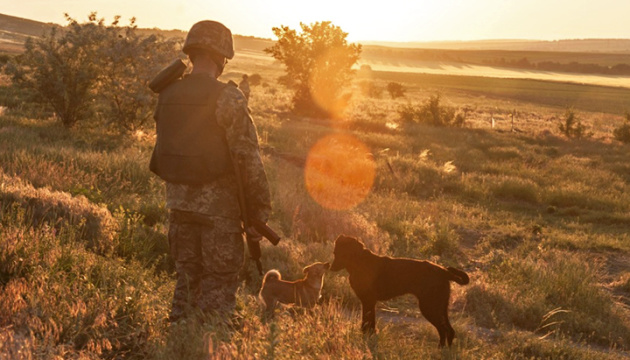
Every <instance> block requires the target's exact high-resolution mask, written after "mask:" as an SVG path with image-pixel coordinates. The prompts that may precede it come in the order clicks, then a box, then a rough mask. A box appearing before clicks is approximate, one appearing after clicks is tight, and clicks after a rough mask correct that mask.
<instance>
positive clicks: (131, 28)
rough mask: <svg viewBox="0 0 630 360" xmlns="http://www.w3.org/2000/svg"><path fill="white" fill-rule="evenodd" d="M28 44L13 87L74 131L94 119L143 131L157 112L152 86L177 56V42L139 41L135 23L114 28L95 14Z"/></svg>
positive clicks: (14, 69)
mask: <svg viewBox="0 0 630 360" xmlns="http://www.w3.org/2000/svg"><path fill="white" fill-rule="evenodd" d="M66 20H67V21H68V25H67V26H66V27H54V28H53V29H52V30H51V31H50V32H49V33H47V34H44V36H43V37H41V38H29V39H27V41H26V44H25V51H24V53H23V54H22V55H20V56H19V57H17V58H16V60H15V61H13V62H12V63H11V64H9V66H8V67H7V72H8V73H9V74H11V75H12V77H13V80H14V83H15V84H17V85H18V86H19V87H21V88H23V89H28V90H31V91H34V92H35V93H36V94H37V95H38V96H37V99H38V100H40V101H41V102H44V103H47V104H49V105H50V107H51V108H52V109H53V110H54V111H55V114H56V115H57V116H58V117H59V118H60V119H61V122H62V124H63V125H64V126H66V127H68V128H70V127H72V126H74V125H75V124H76V123H77V122H78V121H81V120H84V119H86V118H88V117H89V116H91V115H92V114H94V113H97V112H98V114H99V115H101V117H102V118H105V119H106V120H107V122H108V123H109V124H113V125H114V126H115V127H117V128H118V129H119V130H121V131H133V130H136V129H138V128H139V127H142V126H143V125H144V124H145V123H146V122H147V120H148V119H150V117H151V114H152V112H153V110H154V107H155V102H156V99H155V96H154V95H153V94H152V93H151V92H150V90H149V88H148V82H149V81H150V80H151V78H152V76H153V75H154V74H156V73H157V72H158V71H159V69H160V68H161V67H162V66H164V65H165V64H166V63H168V60H169V58H170V57H172V54H173V53H175V50H176V47H175V45H176V44H177V41H176V40H165V39H164V38H162V37H160V36H157V35H150V36H140V35H138V34H137V33H136V25H135V19H133V18H132V19H131V20H130V23H129V25H128V26H124V27H121V26H118V24H119V20H120V16H116V17H115V18H114V21H113V22H112V23H111V24H110V25H105V20H104V19H102V18H101V19H98V18H97V16H96V13H91V14H90V15H89V17H88V22H86V23H82V24H80V23H78V22H77V21H76V20H74V19H72V18H71V17H70V16H68V15H67V14H66Z"/></svg>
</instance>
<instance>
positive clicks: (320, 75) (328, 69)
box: [265, 21, 361, 117]
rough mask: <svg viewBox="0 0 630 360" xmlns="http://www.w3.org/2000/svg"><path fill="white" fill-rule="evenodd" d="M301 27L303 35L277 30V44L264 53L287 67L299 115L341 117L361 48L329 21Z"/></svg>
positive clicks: (287, 77) (287, 78)
mask: <svg viewBox="0 0 630 360" xmlns="http://www.w3.org/2000/svg"><path fill="white" fill-rule="evenodd" d="M300 27H301V29H302V32H301V33H298V32H297V31H296V30H293V29H291V28H289V27H288V26H280V27H274V28H273V29H272V30H273V32H274V34H275V35H276V37H277V38H278V41H277V42H276V43H275V44H274V46H272V47H270V48H267V49H265V51H266V52H267V53H269V54H271V55H272V56H273V57H274V58H275V59H277V60H278V61H280V62H281V63H283V64H284V66H285V67H286V71H287V76H286V78H285V79H286V80H287V82H288V85H290V86H291V87H292V88H293V89H294V91H295V93H294V96H293V109H294V111H295V112H296V113H299V114H305V115H316V116H333V117H334V116H339V115H340V113H341V111H342V109H343V107H344V103H345V99H344V96H342V95H343V94H342V91H343V88H344V86H347V85H348V84H349V83H350V80H351V78H352V75H353V70H352V66H353V65H354V64H355V63H356V62H357V61H358V60H359V56H360V54H361V45H360V44H349V43H348V41H347V40H346V37H347V36H348V33H345V32H343V31H342V30H341V28H340V27H338V26H335V25H333V24H332V23H331V22H330V21H323V22H317V23H314V24H311V25H305V24H302V23H300Z"/></svg>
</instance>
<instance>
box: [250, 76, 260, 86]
mask: <svg viewBox="0 0 630 360" xmlns="http://www.w3.org/2000/svg"><path fill="white" fill-rule="evenodd" d="M248 80H249V84H250V85H251V86H258V85H260V84H261V83H262V76H260V74H252V75H250V76H249V79H248Z"/></svg>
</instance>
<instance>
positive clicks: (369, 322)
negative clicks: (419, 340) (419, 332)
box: [330, 235, 470, 347]
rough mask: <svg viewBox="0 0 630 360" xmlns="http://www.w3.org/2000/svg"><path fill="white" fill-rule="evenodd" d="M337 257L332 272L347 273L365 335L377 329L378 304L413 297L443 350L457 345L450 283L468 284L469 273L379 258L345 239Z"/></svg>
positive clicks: (337, 247) (340, 240)
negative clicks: (450, 310) (359, 306)
mask: <svg viewBox="0 0 630 360" xmlns="http://www.w3.org/2000/svg"><path fill="white" fill-rule="evenodd" d="M334 255H335V259H334V261H333V263H332V265H331V266H330V270H332V271H338V270H342V269H347V270H348V273H349V274H350V286H351V287H352V290H354V293H355V294H356V295H357V296H358V297H359V299H360V300H361V304H362V308H363V321H362V324H361V329H362V330H363V332H370V331H371V332H373V331H375V329H376V319H375V307H376V302H377V301H379V300H389V299H391V298H394V297H396V296H400V295H403V294H413V295H415V296H416V298H418V304H419V305H420V312H421V313H422V315H424V317H425V318H426V319H427V320H429V322H430V323H431V324H433V326H435V328H436V329H437V331H438V333H439V334H440V347H443V346H444V345H445V344H446V342H448V345H449V346H450V345H451V344H452V343H453V338H454V337H455V331H454V330H453V328H452V327H451V324H450V323H449V321H448V303H449V298H450V293H451V286H450V281H455V282H456V283H458V284H460V285H466V284H468V282H469V281H470V279H469V278H468V275H466V273H465V272H463V271H461V270H457V269H454V268H451V267H449V268H445V267H442V266H440V265H436V264H434V263H431V262H429V261H420V260H413V259H403V258H391V257H387V256H378V255H376V254H374V253H373V252H371V251H370V250H368V249H366V248H365V245H364V244H363V243H362V242H360V241H359V240H357V239H355V238H352V237H348V236H345V235H340V236H339V237H338V238H337V240H335V250H334Z"/></svg>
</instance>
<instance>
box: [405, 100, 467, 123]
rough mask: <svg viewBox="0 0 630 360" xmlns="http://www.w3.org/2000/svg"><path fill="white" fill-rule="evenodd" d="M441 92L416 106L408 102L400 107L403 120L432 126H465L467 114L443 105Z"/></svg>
mask: <svg viewBox="0 0 630 360" xmlns="http://www.w3.org/2000/svg"><path fill="white" fill-rule="evenodd" d="M441 101H442V97H441V95H440V94H436V95H432V96H430V97H429V99H427V100H426V101H425V103H424V104H422V105H420V106H417V107H414V106H413V105H410V104H406V105H403V106H401V107H400V108H399V109H398V114H399V116H400V119H401V120H402V121H403V122H418V123H421V124H427V125H432V126H449V127H463V126H464V123H465V122H466V114H465V113H464V112H461V111H457V109H455V108H453V107H450V106H446V105H443V104H442V103H441Z"/></svg>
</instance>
